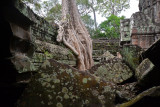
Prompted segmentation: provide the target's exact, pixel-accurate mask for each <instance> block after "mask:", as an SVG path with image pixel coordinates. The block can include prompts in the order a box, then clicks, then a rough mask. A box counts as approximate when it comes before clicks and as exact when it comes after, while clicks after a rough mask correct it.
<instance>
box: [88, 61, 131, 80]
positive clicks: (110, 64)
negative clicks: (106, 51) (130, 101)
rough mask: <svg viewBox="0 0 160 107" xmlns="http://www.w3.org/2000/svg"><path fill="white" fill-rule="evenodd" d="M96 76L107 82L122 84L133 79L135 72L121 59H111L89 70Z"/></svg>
mask: <svg viewBox="0 0 160 107" xmlns="http://www.w3.org/2000/svg"><path fill="white" fill-rule="evenodd" d="M89 71H90V72H91V73H92V74H94V75H95V76H98V77H100V78H103V79H104V80H105V81H111V82H114V83H122V82H123V81H125V80H127V79H129V78H131V77H132V75H133V72H132V71H131V70H130V68H129V67H128V66H127V65H126V64H125V63H124V62H123V61H122V60H121V59H116V58H114V59H110V60H107V61H104V62H101V63H100V64H97V65H95V66H93V67H92V68H91V69H90V70H89Z"/></svg>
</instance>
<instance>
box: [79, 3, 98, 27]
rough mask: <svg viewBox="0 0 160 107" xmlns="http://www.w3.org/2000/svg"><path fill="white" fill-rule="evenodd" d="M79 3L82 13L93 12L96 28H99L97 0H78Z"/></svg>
mask: <svg viewBox="0 0 160 107" xmlns="http://www.w3.org/2000/svg"><path fill="white" fill-rule="evenodd" d="M77 4H78V7H79V11H80V13H81V14H84V15H85V14H88V13H91V12H93V16H94V25H95V30H96V29H97V19H96V11H97V0H77Z"/></svg>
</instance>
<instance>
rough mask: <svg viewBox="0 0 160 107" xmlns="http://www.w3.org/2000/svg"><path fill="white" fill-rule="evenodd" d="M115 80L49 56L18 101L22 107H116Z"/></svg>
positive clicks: (19, 106)
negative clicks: (79, 68) (112, 80)
mask: <svg viewBox="0 0 160 107" xmlns="http://www.w3.org/2000/svg"><path fill="white" fill-rule="evenodd" d="M114 100H115V84H113V83H112V82H105V81H103V80H102V79H100V78H99V77H96V76H93V75H92V74H90V73H89V72H87V71H86V72H82V71H78V70H77V69H75V68H72V67H70V66H68V65H65V64H60V63H58V62H56V61H55V60H47V61H45V62H44V64H43V65H42V68H40V69H39V72H38V74H36V75H35V77H34V78H33V79H32V81H31V83H30V84H29V86H28V88H26V89H25V91H24V93H23V95H22V97H21V98H20V100H19V101H18V107H75V106H77V107H84V106H85V107H114Z"/></svg>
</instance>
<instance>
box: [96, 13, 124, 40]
mask: <svg viewBox="0 0 160 107" xmlns="http://www.w3.org/2000/svg"><path fill="white" fill-rule="evenodd" d="M121 19H124V16H122V17H118V16H115V15H111V16H109V17H108V18H107V20H105V21H103V22H102V23H101V24H100V25H99V30H98V31H97V35H95V37H107V38H118V37H119V36H120V20H121Z"/></svg>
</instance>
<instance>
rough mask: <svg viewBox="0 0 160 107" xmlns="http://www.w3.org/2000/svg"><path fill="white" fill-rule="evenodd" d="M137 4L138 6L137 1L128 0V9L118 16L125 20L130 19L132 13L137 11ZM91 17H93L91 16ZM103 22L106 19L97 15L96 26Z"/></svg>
mask: <svg viewBox="0 0 160 107" xmlns="http://www.w3.org/2000/svg"><path fill="white" fill-rule="evenodd" d="M138 4H139V0H130V8H129V9H127V10H125V11H122V13H121V14H120V15H119V16H122V15H124V16H125V17H126V18H130V17H131V15H132V14H133V13H135V12H138V11H139V8H138ZM91 16H92V17H93V15H91ZM104 20H106V18H104V17H101V15H98V14H97V23H98V24H100V23H101V22H103V21H104Z"/></svg>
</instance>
